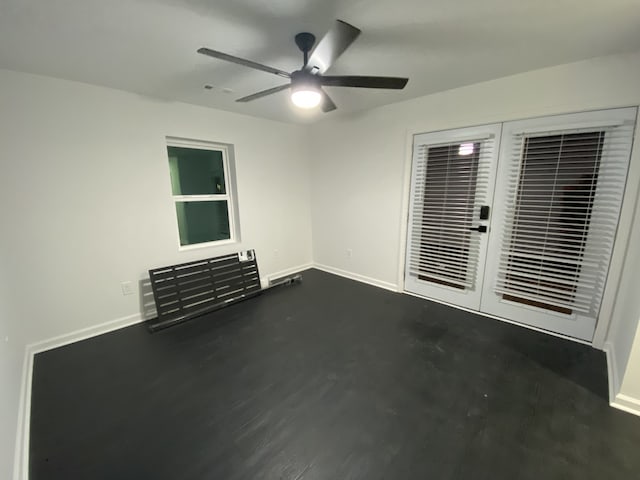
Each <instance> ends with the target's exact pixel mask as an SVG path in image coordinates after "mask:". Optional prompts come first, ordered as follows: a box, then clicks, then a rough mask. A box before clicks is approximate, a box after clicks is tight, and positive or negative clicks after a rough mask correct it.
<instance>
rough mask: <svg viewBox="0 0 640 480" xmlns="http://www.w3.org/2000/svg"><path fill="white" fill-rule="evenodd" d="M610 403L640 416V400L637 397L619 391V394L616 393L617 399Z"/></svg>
mask: <svg viewBox="0 0 640 480" xmlns="http://www.w3.org/2000/svg"><path fill="white" fill-rule="evenodd" d="M610 404H611V406H612V407H614V408H617V409H618V410H622V411H625V412H627V413H631V414H633V415H638V416H640V400H638V399H637V398H633V397H630V396H629V395H624V394H622V393H619V394H618V395H616V398H615V400H614V401H613V402H610Z"/></svg>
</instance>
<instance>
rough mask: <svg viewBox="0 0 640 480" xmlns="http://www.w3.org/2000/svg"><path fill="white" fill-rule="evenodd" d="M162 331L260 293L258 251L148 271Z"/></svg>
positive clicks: (157, 323) (155, 326) (153, 326)
mask: <svg viewBox="0 0 640 480" xmlns="http://www.w3.org/2000/svg"><path fill="white" fill-rule="evenodd" d="M149 279H150V281H151V288H152V290H153V298H154V300H155V303H156V310H157V312H158V318H157V320H155V321H152V322H150V324H149V328H150V329H151V330H159V329H161V328H166V327H169V326H171V325H174V324H176V323H180V322H183V321H186V320H189V319H191V318H194V317H197V316H200V315H203V314H205V313H208V312H210V311H212V310H216V309H218V308H221V307H223V306H226V305H229V304H231V303H235V302H238V301H240V300H243V299H245V298H248V297H250V296H254V295H257V294H258V293H260V291H261V289H260V275H259V273H258V264H257V261H256V256H255V252H254V251H253V250H248V251H246V252H240V253H234V254H230V255H222V256H219V257H213V258H207V259H205V260H198V261H195V262H188V263H181V264H179V265H172V266H169V267H162V268H155V269H153V270H149Z"/></svg>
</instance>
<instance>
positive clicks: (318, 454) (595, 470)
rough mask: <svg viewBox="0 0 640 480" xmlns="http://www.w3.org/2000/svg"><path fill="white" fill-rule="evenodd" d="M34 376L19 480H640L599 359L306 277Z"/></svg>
mask: <svg viewBox="0 0 640 480" xmlns="http://www.w3.org/2000/svg"><path fill="white" fill-rule="evenodd" d="M33 378H34V380H33V396H32V411H31V449H30V467H31V477H30V478H31V479H33V480H44V479H47V480H54V479H64V480H69V479H83V480H88V479H109V480H116V479H118V480H121V479H153V480H161V479H185V480H187V479H225V480H234V479H236V480H241V479H242V480H258V479H287V480H316V479H326V480H342V479H363V480H364V479H366V480H372V479H403V480H406V479H473V480H479V479H487V480H497V479H509V480H516V479H535V480H540V479H545V480H548V479H580V480H584V479H637V478H640V418H637V417H634V416H632V415H630V414H626V413H623V412H620V411H617V410H615V409H612V408H610V407H609V406H608V402H607V379H606V364H605V357H604V354H603V353H602V352H599V351H596V350H593V349H591V348H589V347H586V346H583V345H579V344H576V343H572V342H569V341H565V340H561V339H558V338H554V337H551V336H548V335H544V334H540V333H536V332H533V331H530V330H526V329H524V328H520V327H516V326H512V325H509V324H506V323H502V322H498V321H494V320H491V319H487V318H483V317H479V316H475V315H472V314H469V313H465V312H461V311H458V310H455V309H452V308H449V307H446V306H443V305H439V304H435V303H431V302H428V301H424V300H420V299H418V298H414V297H411V296H408V295H401V294H396V293H392V292H388V291H384V290H380V289H377V288H375V287H371V286H368V285H364V284H359V283H357V282H353V281H351V280H346V279H343V278H340V277H336V276H332V275H329V274H326V273H322V272H318V271H315V270H310V271H307V272H305V273H304V279H303V282H302V284H301V285H295V286H291V287H282V288H280V289H276V290H274V291H271V292H269V293H267V294H265V295H262V296H260V297H258V298H255V299H251V300H249V301H247V302H244V303H241V304H238V305H235V306H232V307H229V308H227V309H223V310H220V311H218V312H216V313H215V314H212V315H209V316H208V317H202V318H200V319H197V320H194V321H191V322H189V323H186V324H183V325H181V326H178V327H174V328H171V329H168V330H164V331H161V332H158V333H155V334H149V333H148V332H147V330H146V328H145V326H143V325H136V326H132V327H129V328H125V329H122V330H119V331H117V332H113V333H110V334H107V335H102V336H100V337H95V338H93V339H90V340H86V341H83V342H79V343H76V344H73V345H70V346H66V347H63V348H59V349H56V350H52V351H49V352H45V353H41V354H38V355H37V356H36V358H35V366H34V377H33Z"/></svg>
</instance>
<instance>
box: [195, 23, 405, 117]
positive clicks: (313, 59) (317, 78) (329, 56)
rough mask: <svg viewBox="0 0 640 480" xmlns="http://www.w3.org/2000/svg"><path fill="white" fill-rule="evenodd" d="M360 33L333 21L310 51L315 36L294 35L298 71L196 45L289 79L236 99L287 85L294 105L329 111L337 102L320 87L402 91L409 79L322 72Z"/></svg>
mask: <svg viewBox="0 0 640 480" xmlns="http://www.w3.org/2000/svg"><path fill="white" fill-rule="evenodd" d="M360 33H361V31H360V30H359V29H357V28H356V27H354V26H353V25H349V24H348V23H346V22H343V21H342V20H336V21H335V23H334V25H333V27H331V29H330V30H329V31H328V32H327V34H326V35H325V36H324V37H323V38H322V40H320V42H318V44H317V45H316V47H315V48H314V49H313V51H311V49H312V48H313V46H314V45H315V43H316V37H315V36H314V35H313V34H312V33H309V32H302V33H298V34H297V35H296V36H295V42H296V45H297V46H298V48H299V49H300V50H301V51H302V54H303V56H304V62H303V65H302V68H301V69H300V70H296V71H294V72H291V73H289V72H285V71H284V70H280V69H278V68H274V67H269V66H267V65H262V64H260V63H256V62H253V61H251V60H246V59H244V58H239V57H235V56H233V55H229V54H226V53H222V52H218V51H216V50H211V49H210V48H206V47H202V48H199V49H198V53H201V54H203V55H208V56H209V57H213V58H218V59H220V60H226V61H228V62H233V63H237V64H239V65H244V66H245V67H249V68H255V69H256V70H262V71H263V72H267V73H273V74H274V75H278V76H280V77H284V78H287V79H289V80H290V82H289V83H286V84H284V85H280V86H278V87H273V88H269V89H267V90H262V91H261V92H257V93H254V94H252V95H247V96H246V97H242V98H239V99H237V100H236V102H250V101H252V100H256V99H258V98H262V97H265V96H267V95H271V94H272V93H276V92H280V91H282V90H286V89H288V88H290V89H291V101H292V102H293V103H294V105H296V106H298V107H301V108H313V107H316V106H317V105H319V104H320V106H321V108H322V111H323V112H330V111H331V110H335V109H336V105H335V103H333V101H332V100H331V98H330V97H329V95H327V93H326V92H325V91H324V90H323V89H322V87H324V86H326V87H359V88H384V89H392V90H401V89H403V88H404V87H405V85H406V84H407V82H408V81H409V79H408V78H399V77H371V76H358V75H341V76H330V75H324V72H326V71H327V70H328V69H329V68H330V67H331V65H333V63H334V62H335V61H336V60H337V59H338V57H339V56H340V55H342V53H344V51H345V50H346V49H347V48H348V47H349V45H351V44H352V43H353V41H354V40H355V39H356V38H358V35H360ZM309 52H311V55H309Z"/></svg>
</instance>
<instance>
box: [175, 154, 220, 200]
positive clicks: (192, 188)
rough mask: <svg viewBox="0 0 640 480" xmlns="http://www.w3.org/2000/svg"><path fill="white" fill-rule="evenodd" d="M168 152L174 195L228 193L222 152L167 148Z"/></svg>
mask: <svg viewBox="0 0 640 480" xmlns="http://www.w3.org/2000/svg"><path fill="white" fill-rule="evenodd" d="M167 152H168V154H169V168H170V171H171V189H172V191H173V194H174V195H211V194H225V193H226V185H225V183H224V162H223V161H222V152H221V151H219V150H201V149H197V148H185V147H167Z"/></svg>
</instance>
